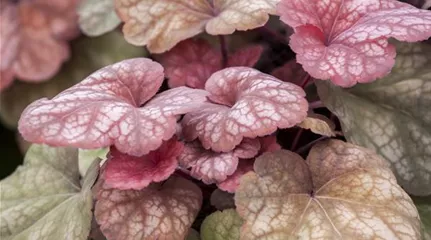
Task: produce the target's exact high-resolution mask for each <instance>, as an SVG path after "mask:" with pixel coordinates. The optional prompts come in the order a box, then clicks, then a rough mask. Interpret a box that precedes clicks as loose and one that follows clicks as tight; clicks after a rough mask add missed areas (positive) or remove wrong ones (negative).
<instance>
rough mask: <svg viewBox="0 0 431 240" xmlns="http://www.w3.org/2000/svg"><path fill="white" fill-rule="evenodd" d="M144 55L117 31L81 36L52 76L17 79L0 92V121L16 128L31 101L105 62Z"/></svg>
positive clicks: (50, 95)
mask: <svg viewBox="0 0 431 240" xmlns="http://www.w3.org/2000/svg"><path fill="white" fill-rule="evenodd" d="M2 54H3V53H2ZM145 54H146V52H145V49H143V48H140V47H135V46H132V45H130V44H128V43H127V42H126V41H125V40H124V38H123V36H122V34H121V33H119V32H110V33H108V34H105V35H103V36H100V37H97V38H85V37H83V38H80V39H78V40H77V41H74V42H72V58H71V60H70V61H68V62H67V63H65V64H64V65H63V66H62V70H61V71H60V72H59V73H58V74H57V75H55V76H54V77H53V78H51V79H49V80H47V81H46V82H43V83H38V84H31V83H24V82H16V83H14V84H13V85H12V86H11V87H9V88H8V89H6V90H5V91H3V92H2V93H1V94H0V117H1V120H2V121H3V122H4V123H5V124H7V126H8V127H11V128H13V129H15V128H16V126H17V124H18V120H19V117H20V116H21V113H22V111H24V109H25V108H26V107H27V106H28V105H29V104H30V103H32V102H33V101H35V100H37V99H39V98H42V97H47V98H52V97H54V96H55V95H57V94H58V93H60V92H61V91H63V90H65V89H66V88H68V87H71V86H72V85H73V84H76V83H78V82H79V81H81V80H82V79H84V78H85V77H86V76H88V75H89V74H91V73H92V72H94V71H96V70H98V69H100V68H102V67H104V66H106V65H109V64H113V63H115V62H119V61H122V60H125V59H127V58H135V57H142V56H145ZM1 81H3V79H2V80H1ZM22 93H25V94H22Z"/></svg>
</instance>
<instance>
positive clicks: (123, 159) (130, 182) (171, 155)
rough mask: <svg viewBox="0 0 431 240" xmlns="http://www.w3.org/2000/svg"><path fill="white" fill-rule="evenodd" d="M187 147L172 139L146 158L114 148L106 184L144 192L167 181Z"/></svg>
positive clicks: (106, 169)
mask: <svg viewBox="0 0 431 240" xmlns="http://www.w3.org/2000/svg"><path fill="white" fill-rule="evenodd" d="M183 148H184V145H183V144H182V143H180V142H178V141H177V140H176V138H172V139H170V140H168V141H166V142H163V143H162V145H161V146H160V147H159V148H158V149H156V150H154V151H151V152H149V153H148V154H146V155H143V156H141V157H135V156H130V155H127V154H125V153H122V152H120V151H118V150H117V149H116V148H115V147H111V151H110V153H109V159H108V161H107V163H106V167H105V170H104V179H105V185H106V186H107V187H111V188H117V189H123V190H128V189H136V190H140V189H143V188H145V187H147V186H148V185H149V184H150V183H152V182H161V181H164V180H166V179H167V178H168V177H169V176H170V175H171V174H172V173H173V172H174V171H175V169H176V168H177V166H178V157H179V155H180V154H181V153H182V152H183Z"/></svg>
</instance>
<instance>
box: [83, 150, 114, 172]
mask: <svg viewBox="0 0 431 240" xmlns="http://www.w3.org/2000/svg"><path fill="white" fill-rule="evenodd" d="M108 153H109V148H98V149H79V151H78V166H79V173H80V174H81V176H84V175H85V173H86V172H87V170H88V168H89V167H90V166H91V164H92V163H93V162H94V161H95V160H97V159H100V160H101V164H103V162H104V161H105V160H106V159H107V155H108Z"/></svg>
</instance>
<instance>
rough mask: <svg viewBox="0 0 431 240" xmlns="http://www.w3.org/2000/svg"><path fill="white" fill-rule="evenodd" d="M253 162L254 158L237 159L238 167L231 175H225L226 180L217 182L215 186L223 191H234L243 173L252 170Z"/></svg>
mask: <svg viewBox="0 0 431 240" xmlns="http://www.w3.org/2000/svg"><path fill="white" fill-rule="evenodd" d="M253 163H254V160H252V159H244V160H241V161H239V164H238V168H237V169H236V171H235V172H234V173H233V174H232V175H230V176H229V177H227V178H226V180H224V181H223V182H221V183H218V184H217V186H218V187H219V188H220V189H221V190H223V191H226V192H230V193H234V192H235V191H236V189H237V188H238V186H239V181H240V179H241V177H242V176H243V175H244V174H246V173H248V172H250V171H253Z"/></svg>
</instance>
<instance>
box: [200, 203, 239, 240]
mask: <svg viewBox="0 0 431 240" xmlns="http://www.w3.org/2000/svg"><path fill="white" fill-rule="evenodd" d="M242 223H243V220H242V219H241V217H240V216H239V215H238V213H237V212H236V211H235V209H226V210H223V212H220V211H217V212H214V213H212V214H211V215H209V216H208V217H207V218H205V220H204V221H203V223H202V226H201V238H202V240H236V239H239V230H240V228H241V225H242Z"/></svg>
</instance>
